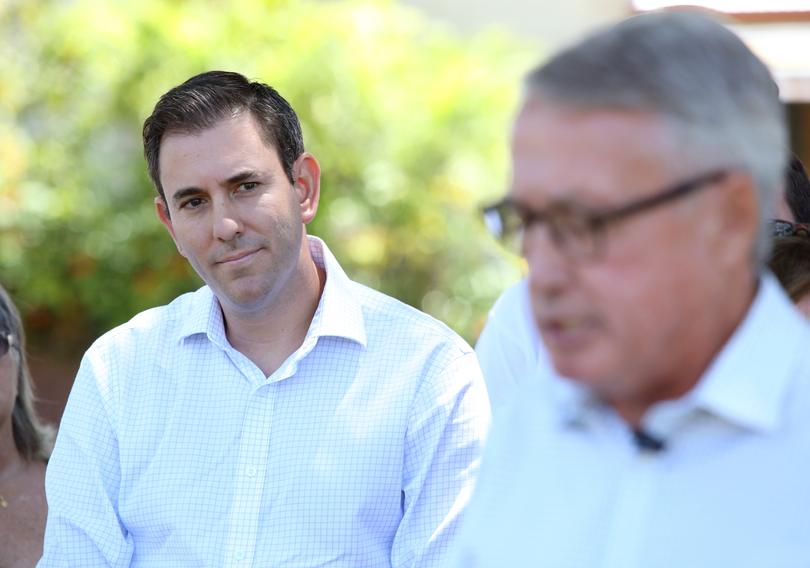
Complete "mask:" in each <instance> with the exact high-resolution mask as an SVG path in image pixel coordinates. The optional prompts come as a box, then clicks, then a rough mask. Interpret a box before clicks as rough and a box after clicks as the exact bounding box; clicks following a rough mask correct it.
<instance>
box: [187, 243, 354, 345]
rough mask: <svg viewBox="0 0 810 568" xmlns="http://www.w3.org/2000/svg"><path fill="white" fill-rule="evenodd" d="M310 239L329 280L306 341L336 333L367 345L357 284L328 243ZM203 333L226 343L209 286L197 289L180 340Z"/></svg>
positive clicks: (222, 343)
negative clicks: (356, 290)
mask: <svg viewBox="0 0 810 568" xmlns="http://www.w3.org/2000/svg"><path fill="white" fill-rule="evenodd" d="M307 239H308V242H309V250H310V253H311V254H312V258H313V260H314V261H315V264H317V265H318V267H319V268H322V269H324V271H325V272H326V283H325V284H324V288H323V293H322V294H321V298H320V301H319V302H318V308H317V310H316V311H315V315H314V316H313V318H312V323H311V324H310V328H309V331H308V332H307V337H306V339H305V340H304V344H307V343H309V342H310V341H315V340H317V338H318V337H323V336H333V337H345V338H346V339H350V340H353V341H356V342H357V343H359V344H361V345H363V346H364V347H365V346H366V341H367V338H366V328H365V323H364V321H363V312H362V309H361V307H360V304H359V303H358V301H357V299H356V298H355V296H354V294H353V292H352V287H353V286H354V285H355V284H354V283H353V282H352V281H351V280H350V279H349V277H348V276H347V275H346V273H345V272H344V271H343V269H342V268H341V266H340V264H338V261H337V260H336V259H335V257H334V255H333V254H332V252H331V251H330V250H329V248H328V247H327V246H326V243H324V242H323V241H322V240H321V239H319V238H317V237H313V236H308V237H307ZM200 333H202V334H206V335H207V336H208V338H209V340H211V342H213V343H214V344H216V345H218V346H220V347H223V348H224V346H225V345H227V339H226V337H225V326H224V321H223V317H222V310H221V309H220V305H219V301H218V300H217V299H216V296H215V295H214V293H213V292H212V291H211V289H210V288H209V287H208V286H203V287H202V288H200V289H199V290H197V291H196V292H194V294H193V298H192V301H191V309H190V310H189V313H188V315H187V318H186V319H185V321H184V322H183V324H182V325H181V326H180V329H179V333H178V335H177V339H178V341H182V340H183V339H185V338H187V337H189V336H191V335H195V334H200Z"/></svg>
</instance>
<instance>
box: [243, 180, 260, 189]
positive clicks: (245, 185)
mask: <svg viewBox="0 0 810 568" xmlns="http://www.w3.org/2000/svg"><path fill="white" fill-rule="evenodd" d="M258 186H259V183H258V182H255V181H246V182H245V183H243V184H240V186H239V189H242V190H244V191H251V190H253V189H256V188H257V187H258Z"/></svg>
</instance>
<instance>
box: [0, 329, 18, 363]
mask: <svg viewBox="0 0 810 568" xmlns="http://www.w3.org/2000/svg"><path fill="white" fill-rule="evenodd" d="M12 347H14V348H15V349H16V348H17V343H16V342H15V339H14V335H13V334H11V333H7V332H3V333H0V357H3V356H5V354H6V353H8V350H9V349H10V348H12Z"/></svg>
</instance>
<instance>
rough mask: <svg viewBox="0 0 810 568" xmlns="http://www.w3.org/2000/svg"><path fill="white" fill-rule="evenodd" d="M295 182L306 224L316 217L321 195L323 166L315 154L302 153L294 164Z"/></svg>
mask: <svg viewBox="0 0 810 568" xmlns="http://www.w3.org/2000/svg"><path fill="white" fill-rule="evenodd" d="M293 176H294V177H295V182H294V184H293V186H294V188H295V193H296V195H297V196H298V204H299V206H300V207H301V219H302V220H303V221H304V224H307V223H309V222H310V221H312V220H313V219H314V218H315V213H317V211H318V201H319V200H320V197H321V166H320V165H319V164H318V160H316V159H315V156H313V155H312V154H310V153H308V152H304V153H303V154H301V155H300V156H299V157H298V159H297V160H296V161H295V163H294V164H293Z"/></svg>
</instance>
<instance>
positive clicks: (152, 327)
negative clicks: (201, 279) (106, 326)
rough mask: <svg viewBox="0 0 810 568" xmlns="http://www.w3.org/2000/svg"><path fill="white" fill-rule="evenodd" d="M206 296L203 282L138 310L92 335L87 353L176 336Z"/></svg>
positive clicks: (203, 306) (207, 299)
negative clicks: (196, 286) (190, 290)
mask: <svg viewBox="0 0 810 568" xmlns="http://www.w3.org/2000/svg"><path fill="white" fill-rule="evenodd" d="M210 298H211V292H210V290H209V289H208V288H207V287H205V286H203V287H202V288H200V289H198V290H196V291H194V292H187V293H185V294H182V295H180V296H178V297H177V298H175V299H174V300H172V301H171V302H170V303H169V304H165V305H162V306H156V307H153V308H149V309H146V310H144V311H142V312H139V313H137V314H135V315H134V316H133V317H132V318H131V319H130V320H129V321H127V322H124V323H122V324H120V325H118V326H116V327H114V328H112V329H111V330H109V331H107V332H106V333H104V334H103V335H102V336H101V337H99V338H98V339H96V341H95V342H94V343H93V345H92V346H91V347H90V349H89V350H88V353H92V352H104V351H109V350H114V351H121V350H122V349H142V348H144V347H146V346H147V345H149V344H153V345H160V344H164V343H165V342H166V341H170V340H171V338H173V337H177V336H178V334H179V333H180V332H181V330H182V328H183V326H184V325H186V324H187V322H189V321H190V318H192V317H194V316H196V317H199V312H198V310H201V309H202V310H204V309H206V308H207V307H210Z"/></svg>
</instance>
